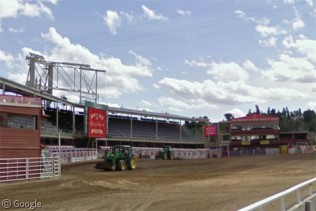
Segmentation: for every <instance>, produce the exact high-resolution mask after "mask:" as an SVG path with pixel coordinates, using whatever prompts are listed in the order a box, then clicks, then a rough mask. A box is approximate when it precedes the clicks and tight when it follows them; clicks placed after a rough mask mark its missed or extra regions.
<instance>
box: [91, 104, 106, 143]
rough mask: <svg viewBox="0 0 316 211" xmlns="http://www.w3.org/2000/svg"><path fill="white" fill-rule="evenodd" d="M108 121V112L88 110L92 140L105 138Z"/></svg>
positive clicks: (94, 109) (95, 109)
mask: <svg viewBox="0 0 316 211" xmlns="http://www.w3.org/2000/svg"><path fill="white" fill-rule="evenodd" d="M106 121H107V119H106V110H102V109H98V108H88V136H89V137H92V138H105V137H106Z"/></svg>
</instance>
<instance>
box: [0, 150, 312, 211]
mask: <svg viewBox="0 0 316 211" xmlns="http://www.w3.org/2000/svg"><path fill="white" fill-rule="evenodd" d="M94 166H95V162H94V163H91V162H90V163H84V164H74V165H67V166H63V167H62V177H61V178H59V179H50V180H36V181H29V182H16V183H10V184H8V183H7V184H1V185H0V193H1V196H0V200H1V201H2V200H3V199H10V200H11V201H14V200H19V201H23V202H32V201H34V200H35V199H36V200H37V202H40V203H41V205H42V208H41V209H37V210H124V211H125V210H126V211H127V210H140V211H141V210H190V211H191V210H216V211H217V210H236V209H238V208H242V207H244V206H246V205H249V204H251V203H253V202H256V201H258V200H260V199H263V198H265V197H268V196H270V195H272V194H275V193H278V192H280V191H282V190H285V189H287V188H289V187H291V186H294V185H296V184H298V183H300V182H303V181H305V180H307V179H310V178H313V177H316V153H313V154H300V155H270V156H256V157H230V158H216V159H208V160H173V161H170V160H169V161H163V160H147V159H140V160H138V163H137V169H136V170H135V171H125V172H105V171H102V170H97V169H95V168H94ZM314 189H316V187H315V188H314ZM303 194H304V193H303ZM286 200H287V201H290V200H291V197H289V198H288V199H286ZM0 210H3V209H2V207H1V205H0ZM10 210H13V208H11V209H10ZM18 210H22V209H18Z"/></svg>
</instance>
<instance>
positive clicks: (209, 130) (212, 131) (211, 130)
mask: <svg viewBox="0 0 316 211" xmlns="http://www.w3.org/2000/svg"><path fill="white" fill-rule="evenodd" d="M204 134H205V136H216V125H206V126H205V127H204Z"/></svg>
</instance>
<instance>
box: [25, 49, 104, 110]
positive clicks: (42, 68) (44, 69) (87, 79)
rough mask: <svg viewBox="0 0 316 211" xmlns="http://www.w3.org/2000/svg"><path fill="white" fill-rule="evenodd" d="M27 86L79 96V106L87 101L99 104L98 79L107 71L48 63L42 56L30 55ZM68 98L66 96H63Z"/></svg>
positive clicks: (86, 65)
mask: <svg viewBox="0 0 316 211" xmlns="http://www.w3.org/2000/svg"><path fill="white" fill-rule="evenodd" d="M26 59H27V60H28V61H29V71H28V75H27V80H26V86H28V87H32V88H36V89H39V90H40V91H42V92H44V93H48V94H50V95H53V90H59V91H66V92H73V93H78V94H79V104H83V103H84V102H85V101H86V100H88V101H92V102H95V103H97V102H98V98H99V96H98V77H99V74H100V73H105V72H106V71H105V70H99V69H93V68H91V67H90V65H88V64H77V63H70V62H53V61H46V60H45V58H44V57H43V56H41V55H37V54H34V53H29V55H28V56H27V57H26ZM62 97H63V98H66V97H65V96H62Z"/></svg>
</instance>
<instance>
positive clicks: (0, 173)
mask: <svg viewBox="0 0 316 211" xmlns="http://www.w3.org/2000/svg"><path fill="white" fill-rule="evenodd" d="M59 175H60V165H59V162H58V157H40V158H38V157H37V158H4V159H0V182H11V181H19V180H31V179H40V178H51V177H57V176H59Z"/></svg>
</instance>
